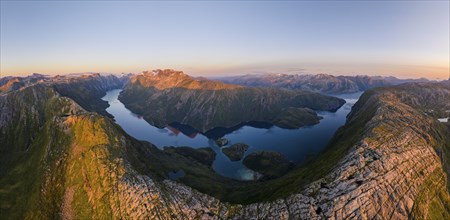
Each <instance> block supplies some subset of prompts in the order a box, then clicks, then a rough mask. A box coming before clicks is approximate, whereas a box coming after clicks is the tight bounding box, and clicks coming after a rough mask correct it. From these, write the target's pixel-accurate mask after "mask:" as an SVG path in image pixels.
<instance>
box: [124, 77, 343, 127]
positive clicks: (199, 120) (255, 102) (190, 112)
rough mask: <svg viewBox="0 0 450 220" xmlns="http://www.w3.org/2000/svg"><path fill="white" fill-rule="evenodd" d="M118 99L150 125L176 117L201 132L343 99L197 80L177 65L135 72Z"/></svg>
mask: <svg viewBox="0 0 450 220" xmlns="http://www.w3.org/2000/svg"><path fill="white" fill-rule="evenodd" d="M119 99H120V101H121V102H122V103H124V104H125V106H126V107H127V108H128V109H130V110H131V111H133V112H135V113H137V114H141V115H143V116H144V119H145V120H146V121H148V122H149V123H150V124H152V125H155V126H157V127H164V126H165V125H167V124H170V123H172V122H178V123H181V124H186V125H190V126H192V127H193V128H195V129H196V130H199V131H201V132H207V131H208V130H210V129H213V128H215V127H233V126H236V125H239V124H241V123H243V122H248V121H259V122H269V123H272V122H273V123H275V122H277V121H274V119H275V117H276V116H277V115H279V114H281V113H282V112H283V110H284V109H286V108H289V107H294V108H310V109H312V110H322V111H336V110H337V109H339V108H340V107H341V106H342V105H343V104H344V103H345V101H344V100H342V99H339V98H335V97H330V96H325V95H321V94H318V93H312V92H306V91H300V90H297V91H292V90H285V89H275V88H255V87H242V86H236V85H230V84H225V83H222V82H218V81H213V80H206V79H197V78H193V77H190V76H188V75H186V74H184V73H182V72H179V71H174V70H154V71H152V72H144V73H142V74H140V75H136V76H133V77H132V78H131V79H130V83H129V84H128V85H127V86H126V87H125V89H124V90H123V92H122V93H121V94H120V96H119ZM304 113H306V114H307V115H306V116H311V114H309V113H308V112H304V111H291V114H295V115H296V116H297V117H296V118H297V119H302V118H310V117H306V116H305V117H303V114H304ZM316 119H318V118H317V117H316ZM308 122H309V121H308ZM308 122H306V121H305V122H303V123H297V124H299V125H303V124H307V123H308Z"/></svg>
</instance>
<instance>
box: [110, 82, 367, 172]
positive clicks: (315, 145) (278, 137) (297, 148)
mask: <svg viewBox="0 0 450 220" xmlns="http://www.w3.org/2000/svg"><path fill="white" fill-rule="evenodd" d="M121 91H122V90H120V89H115V90H110V91H108V92H107V93H106V95H105V96H104V97H103V98H102V99H103V100H105V101H107V102H108V103H109V105H110V106H109V107H108V108H107V109H106V111H107V112H108V113H110V114H111V115H113V116H114V120H115V121H116V123H117V124H119V125H120V126H121V127H122V128H123V129H124V130H125V131H126V132H127V133H128V134H130V135H131V136H133V137H135V138H136V139H138V140H145V141H149V142H151V143H152V144H154V145H156V146H157V147H158V148H161V149H162V148H163V147H164V146H189V147H193V148H199V147H208V146H209V147H210V148H212V149H213V150H214V151H215V152H216V153H217V156H216V160H215V161H214V163H213V165H212V167H213V169H214V170H215V171H216V172H217V173H219V174H221V175H223V176H227V177H230V178H234V179H240V180H251V179H253V177H254V172H253V171H251V170H250V169H248V168H246V167H245V166H244V165H243V164H242V160H241V161H235V162H232V161H230V160H229V159H228V157H226V156H225V155H224V154H223V153H222V152H221V150H220V148H219V147H218V146H217V145H216V144H215V143H214V140H213V139H212V138H208V137H212V136H214V135H208V136H207V135H205V134H202V133H199V132H197V131H195V129H192V128H190V127H189V126H186V125H180V124H173V125H172V126H170V125H168V126H166V127H165V128H162V129H160V128H157V127H154V126H152V125H150V124H149V123H147V122H146V121H145V120H144V119H143V117H142V116H139V115H136V114H134V113H132V112H131V111H130V110H128V109H127V108H126V107H125V106H124V105H123V103H121V102H120V101H119V100H118V96H119V94H120V92H121ZM361 94H362V93H361V92H359V93H352V94H345V95H337V96H336V97H340V98H343V99H345V100H346V101H347V103H346V104H345V105H343V106H342V107H341V108H340V109H339V110H337V111H336V112H318V114H319V115H320V116H322V117H323V119H322V120H320V123H319V124H317V125H313V126H308V127H302V128H299V129H283V128H279V127H276V126H267V125H264V126H256V125H254V124H252V125H253V126H251V125H241V126H237V127H235V128H233V129H223V128H216V129H215V132H214V133H215V134H217V133H219V134H225V135H224V137H225V138H227V139H228V141H229V143H228V145H231V144H235V143H246V144H248V145H249V146H250V148H249V149H248V151H247V152H246V154H245V155H247V154H250V153H251V152H253V151H256V150H270V151H277V152H279V153H281V154H283V155H284V156H285V157H286V158H287V159H289V160H292V161H294V162H295V163H302V162H303V161H304V160H305V159H306V158H307V157H309V156H313V155H316V154H317V153H319V152H320V151H321V150H323V148H324V147H325V146H326V144H327V142H328V141H329V140H330V138H331V137H332V136H333V134H334V132H336V130H337V129H338V128H339V127H340V126H342V125H344V123H345V120H346V116H347V114H348V113H349V112H350V110H351V107H352V106H353V104H354V103H355V102H356V101H357V100H358V98H359V96H360V95H361ZM250 124H251V123H250ZM256 124H257V123H256ZM216 136H217V135H216ZM244 157H245V156H244Z"/></svg>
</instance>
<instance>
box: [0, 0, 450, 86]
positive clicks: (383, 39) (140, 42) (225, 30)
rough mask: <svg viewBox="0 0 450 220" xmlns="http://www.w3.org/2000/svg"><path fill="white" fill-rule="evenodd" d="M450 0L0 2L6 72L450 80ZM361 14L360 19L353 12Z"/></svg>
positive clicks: (1, 68) (0, 69) (3, 69)
mask: <svg viewBox="0 0 450 220" xmlns="http://www.w3.org/2000/svg"><path fill="white" fill-rule="evenodd" d="M448 8H449V2H448V1H434V2H420V1H414V2H407V1H396V2H386V1H382V2H366V1H365V2H305V1H301V2H142V1H134V2H116V1H114V2H103V1H100V2H99V1H95V2H77V1H71V2H54V1H39V2H27V1H18V2H11V1H2V2H1V11H0V12H1V13H0V14H1V26H0V27H1V35H0V37H1V39H0V40H1V41H0V43H1V47H0V52H1V59H0V61H1V65H0V72H1V76H8V75H13V76H25V75H29V74H31V73H34V72H37V73H42V74H49V75H57V74H67V73H80V72H107V73H121V72H125V73H129V72H131V73H139V72H141V71H144V70H152V69H157V68H160V69H165V68H170V69H176V70H181V71H184V72H185V73H187V74H189V75H193V76H205V77H211V76H224V75H243V74H254V73H286V74H296V73H299V74H317V73H325V74H330V75H374V76H375V75H377V76H378V75H381V76H396V77H398V78H420V77H425V78H428V79H440V80H442V79H448V78H449V77H450V70H449V68H450V67H449V65H450V64H449V59H450V55H449V53H450V52H449V50H450V49H449V47H450V45H449V38H450V37H449V32H450V30H449V28H450V27H449V26H450V24H449V10H448ZM355 18H357V19H355Z"/></svg>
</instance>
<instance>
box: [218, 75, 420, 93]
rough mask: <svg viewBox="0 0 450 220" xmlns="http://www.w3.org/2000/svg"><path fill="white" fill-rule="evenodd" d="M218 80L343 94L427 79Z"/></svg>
mask: <svg viewBox="0 0 450 220" xmlns="http://www.w3.org/2000/svg"><path fill="white" fill-rule="evenodd" d="M218 80H220V81H222V82H225V83H231V84H236V85H243V86H260V87H275V88H289V89H302V90H306V91H312V92H319V93H323V94H341V93H353V92H360V91H365V90H367V89H370V88H375V87H380V86H390V85H398V84H402V83H407V82H426V81H428V80H427V79H424V78H421V79H398V78H395V77H381V76H333V75H328V74H317V75H289V74H265V75H243V76H230V77H222V78H218Z"/></svg>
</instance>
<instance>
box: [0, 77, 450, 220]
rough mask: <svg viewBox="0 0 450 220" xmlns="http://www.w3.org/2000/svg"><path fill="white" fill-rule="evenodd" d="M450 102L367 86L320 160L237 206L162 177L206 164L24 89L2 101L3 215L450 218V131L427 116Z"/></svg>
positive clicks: (415, 89) (420, 90)
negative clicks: (171, 171) (173, 170)
mask: <svg viewBox="0 0 450 220" xmlns="http://www.w3.org/2000/svg"><path fill="white" fill-rule="evenodd" d="M449 98H450V85H449V84H448V82H447V83H440V84H438V83H424V84H407V85H402V86H397V87H389V88H380V89H374V90H369V91H367V92H366V93H364V95H363V96H362V97H361V99H360V100H359V101H358V102H357V103H356V104H355V106H354V108H353V109H352V112H351V114H350V115H349V117H348V121H347V123H346V125H345V126H344V127H343V128H341V129H339V131H338V132H337V133H336V135H335V136H334V138H333V140H332V141H331V143H330V146H329V148H328V149H327V150H326V151H325V152H324V153H323V154H321V155H319V156H318V158H316V159H315V160H313V161H312V162H311V163H309V164H308V165H305V166H303V167H298V168H296V169H294V170H293V171H291V172H290V173H288V174H287V175H285V176H282V177H280V178H278V179H275V180H271V181H266V182H252V183H248V184H245V185H239V184H237V185H235V186H234V187H231V188H230V189H226V190H228V191H225V193H224V194H225V195H226V196H225V197H224V195H220V194H217V195H218V197H219V196H221V197H222V199H223V200H232V199H231V197H230V196H235V197H234V202H235V203H244V205H236V204H230V203H227V202H223V201H219V200H218V199H216V198H214V197H212V196H209V195H206V194H203V193H200V192H199V191H197V190H195V189H192V188H190V187H188V186H186V185H183V184H181V183H178V182H174V181H171V180H167V179H166V177H165V175H164V173H165V172H166V171H167V168H165V167H164V166H173V165H174V164H175V163H184V164H183V165H182V167H185V169H186V172H192V171H189V169H192V168H195V169H197V170H202V169H203V168H201V167H202V166H201V165H199V164H200V163H196V162H195V161H192V160H185V159H184V158H183V157H182V156H181V155H180V156H176V155H167V154H164V153H163V152H162V151H159V150H158V149H156V148H155V147H153V146H152V145H150V144H148V143H142V142H139V141H136V140H134V139H133V138H131V137H130V136H128V135H126V134H125V133H124V132H123V130H122V129H120V127H118V126H117V125H116V124H115V123H114V122H113V121H112V120H111V119H109V118H107V117H104V116H102V115H98V114H96V113H91V112H87V111H85V110H84V109H82V108H81V107H80V106H78V105H77V104H76V103H75V102H74V101H73V100H71V99H69V98H66V97H62V96H61V95H60V94H58V93H57V92H56V91H55V90H54V89H53V88H52V87H49V86H45V85H34V86H30V87H26V88H24V89H22V90H19V91H14V92H10V93H8V94H6V95H0V107H1V109H2V111H1V112H0V119H1V120H0V122H1V123H0V134H1V136H0V141H1V142H0V143H1V145H0V150H1V154H0V157H1V158H0V159H1V160H0V161H1V166H0V169H1V172H0V217H1V218H2V219H22V218H28V219H54V218H66V219H105V218H106V219H109V218H115V219H119V218H125V219H126V218H131V219H136V218H146V219H148V218H151V219H153V218H156V219H192V218H206V219H219V218H236V219H247V218H260V219H267V218H277V219H278V218H281V219H286V218H289V217H290V218H302V219H325V218H336V219H343V218H370V219H372V218H382V219H388V218H401V219H405V218H416V219H448V218H449V217H450V216H449V213H450V196H449V193H448V180H447V177H448V172H446V171H448V169H446V167H448V159H449V158H450V156H449V149H450V142H449V141H450V139H449V138H450V135H449V134H450V130H449V128H450V126H448V124H445V123H440V122H438V121H437V120H436V117H440V115H436V116H435V115H431V114H428V113H427V112H429V111H430V110H434V111H433V112H436V111H438V110H439V111H438V112H441V113H439V114H446V113H445V112H446V110H449V109H450V103H448V102H447V100H448V99H449ZM442 110H444V111H442ZM16 135H20V137H21V138H18V137H19V136H16ZM22 137H23V138H22ZM174 158H175V159H174ZM164 163H167V164H168V165H166V164H164ZM162 164H164V165H162ZM173 168H177V169H179V167H173ZM207 172H208V171H207V169H205V170H202V171H199V172H198V173H197V174H196V176H190V177H189V176H188V175H189V174H188V173H187V174H186V175H187V176H186V178H192V181H195V179H196V178H198V179H201V180H202V181H205V180H208V178H205V176H207V174H206V173H207ZM209 172H211V171H209ZM207 177H208V176H207ZM181 181H184V180H183V178H181ZM211 181H214V180H213V179H211ZM204 184H205V185H208V186H210V187H216V186H219V185H220V182H219V181H218V182H217V183H216V182H205V183H204ZM219 190H220V189H219ZM236 193H237V194H236ZM239 193H241V194H242V195H244V197H240V198H241V202H238V200H237V199H236V198H239V197H238V196H237V195H238V194H239ZM227 196H228V197H227ZM242 198H250V199H253V202H252V203H250V204H249V203H248V202H249V200H247V201H244V200H243V199H242Z"/></svg>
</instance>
